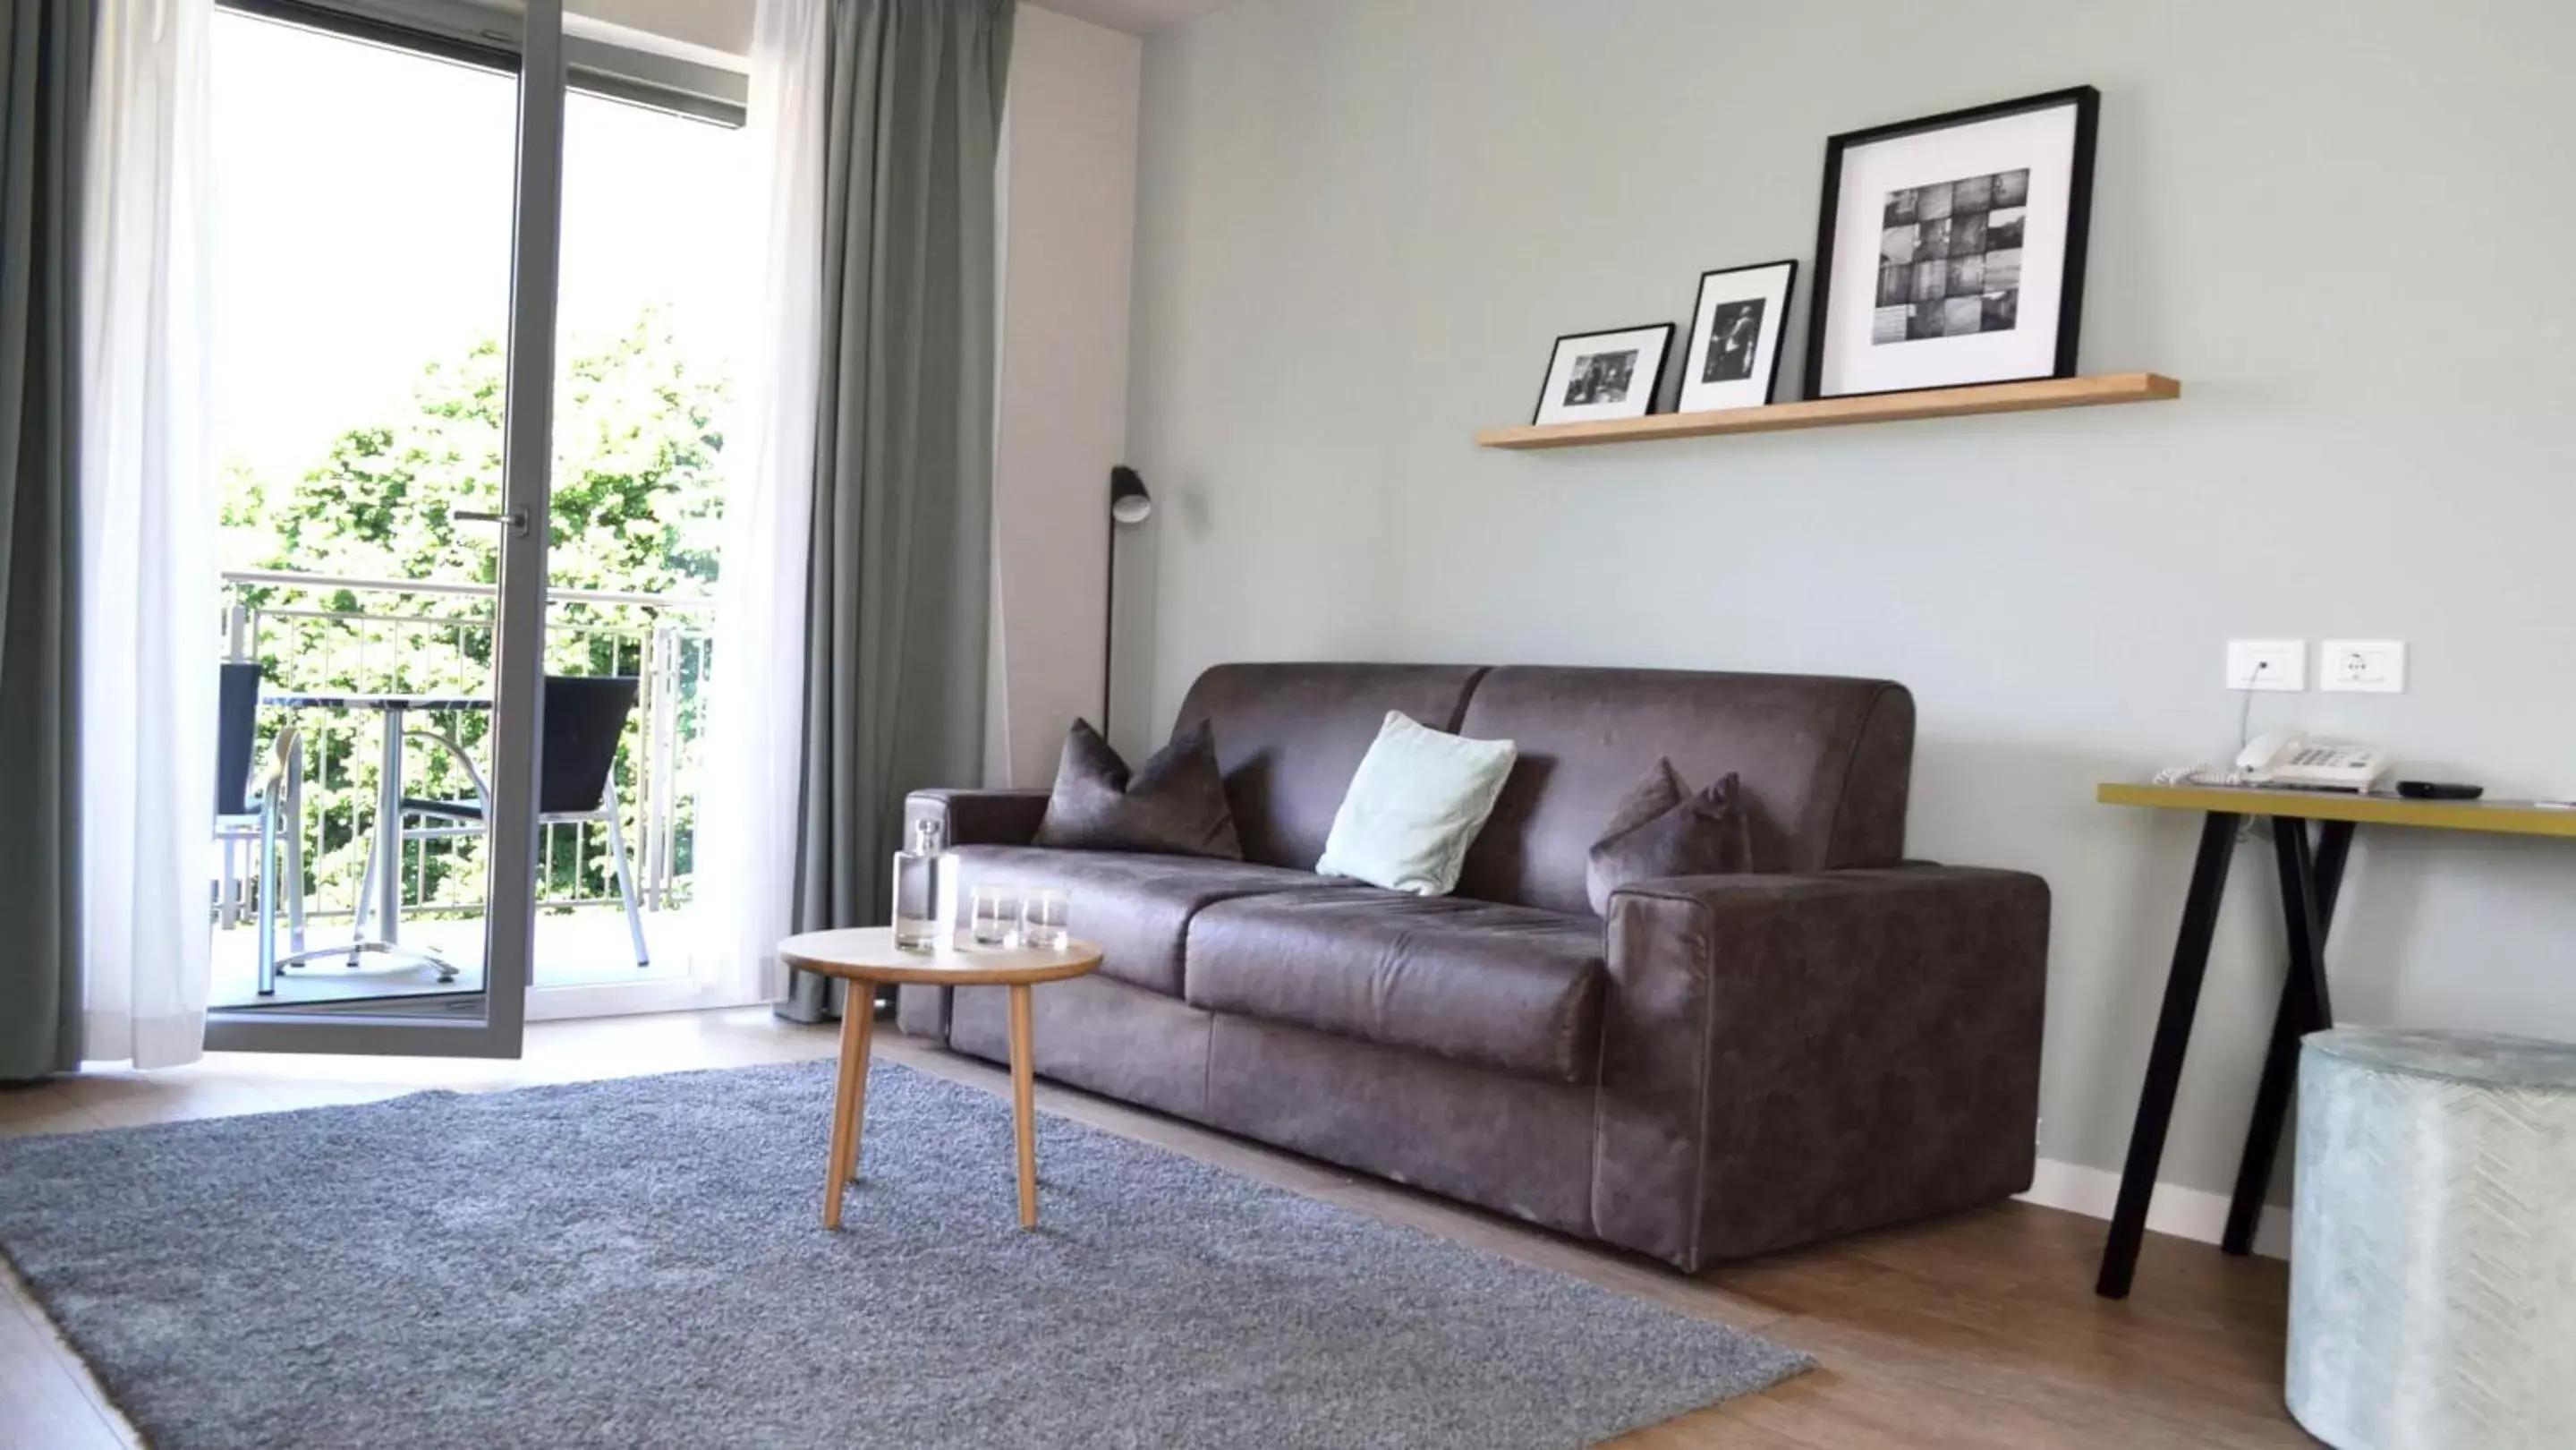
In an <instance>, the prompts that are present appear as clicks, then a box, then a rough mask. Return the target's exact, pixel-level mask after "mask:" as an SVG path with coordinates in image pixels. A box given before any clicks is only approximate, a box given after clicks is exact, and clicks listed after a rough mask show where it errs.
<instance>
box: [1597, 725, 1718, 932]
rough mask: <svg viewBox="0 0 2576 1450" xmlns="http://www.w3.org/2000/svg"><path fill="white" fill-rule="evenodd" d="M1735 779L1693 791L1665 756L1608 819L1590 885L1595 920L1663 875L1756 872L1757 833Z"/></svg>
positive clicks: (1657, 761)
mask: <svg viewBox="0 0 2576 1450" xmlns="http://www.w3.org/2000/svg"><path fill="white" fill-rule="evenodd" d="M1743 796H1744V787H1743V782H1742V781H1741V780H1739V779H1738V778H1737V777H1736V775H1735V773H1734V772H1732V771H1729V772H1728V773H1727V774H1725V775H1723V776H1720V777H1719V778H1718V779H1717V781H1716V782H1715V783H1714V784H1712V785H1710V786H1709V787H1708V789H1706V790H1703V791H1698V792H1693V791H1692V790H1691V789H1690V787H1689V786H1687V785H1684V784H1683V783H1682V778H1681V777H1680V776H1679V775H1678V774H1676V773H1674V770H1673V763H1672V762H1671V761H1669V760H1666V759H1664V758H1663V757H1661V756H1657V757H1656V758H1655V763H1654V765H1653V766H1652V767H1651V768H1650V769H1648V770H1647V772H1646V775H1645V778H1644V779H1643V780H1640V781H1638V782H1637V784H1636V785H1635V786H1634V787H1633V788H1631V789H1630V790H1629V792H1628V794H1627V795H1626V797H1624V798H1623V799H1622V800H1621V801H1620V802H1619V805H1618V808H1617V809H1616V810H1613V811H1612V812H1610V824H1608V825H1607V826H1604V827H1602V828H1601V839H1600V840H1598V841H1595V842H1593V843H1592V856H1591V865H1590V867H1589V869H1588V871H1587V872H1586V875H1585V881H1586V883H1587V884H1588V886H1589V889H1590V890H1591V893H1592V914H1593V915H1594V916H1604V917H1606V916H1608V915H1609V914H1610V893H1612V892H1614V891H1616V890H1618V889H1619V888H1620V887H1622V886H1625V885H1627V884H1628V883H1629V882H1631V881H1653V880H1657V879H1659V878H1661V877H1665V876H1732V875H1734V874H1736V873H1737V872H1740V871H1750V870H1752V869H1753V832H1752V827H1751V821H1750V819H1749V817H1748V816H1747V814H1746V812H1745V809H1744V800H1743Z"/></svg>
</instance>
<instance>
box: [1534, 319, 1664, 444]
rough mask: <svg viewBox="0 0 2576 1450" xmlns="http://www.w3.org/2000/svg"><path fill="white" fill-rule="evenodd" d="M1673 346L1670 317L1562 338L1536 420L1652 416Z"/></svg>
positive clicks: (1552, 359)
mask: <svg viewBox="0 0 2576 1450" xmlns="http://www.w3.org/2000/svg"><path fill="white" fill-rule="evenodd" d="M1672 346H1673V325H1672V324H1671V323H1669V322H1658V323H1655V324H1653V325H1651V326H1647V327H1623V328H1619V329H1617V330H1615V331H1611V332H1577V333H1571V334H1568V335H1567V336H1564V337H1560V338H1558V339H1557V340H1556V351H1555V353H1554V354H1553V355H1551V356H1550V357H1549V358H1548V360H1547V382H1546V383H1545V384H1544V385H1543V386H1541V387H1540V389H1539V394H1538V414H1537V416H1536V417H1534V418H1532V419H1531V420H1530V421H1531V422H1533V423H1599V422H1603V421H1606V420H1608V419H1612V418H1642V417H1644V416H1646V415H1647V414H1648V413H1651V412H1653V411H1654V410H1655V389H1656V387H1657V386H1659V385H1660V384H1661V383H1662V382H1663V380H1664V355H1665V354H1666V353H1668V352H1670V351H1672Z"/></svg>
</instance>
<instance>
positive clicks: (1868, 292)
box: [1807, 86, 2101, 398]
mask: <svg viewBox="0 0 2576 1450" xmlns="http://www.w3.org/2000/svg"><path fill="white" fill-rule="evenodd" d="M2100 106H2101V96H2100V94H2099V93H2098V92H2096V91H2095V90H2094V89H2093V88H2092V87H2091V86H2077V87H2075V88H2074V89H2072V90H2064V91H2052V92H2050V93H2049V94H2047V95H2044V96H2027V97H2024V98H2023V99H2021V100H2017V101H2003V102H1999V103H1997V104H1995V105H1991V106H1978V107H1976V108H1974V109H1972V110H1966V111H1953V112H1950V113H1948V114H1946V115H1940V116H1927V117H1925V118H1924V119H1922V120H1919V121H1905V122H1900V123H1898V124H1896V125H1893V126H1877V127H1873V128H1871V129H1869V130H1866V131H1849V132H1845V133H1844V134H1842V135H1840V136H1836V137H1833V138H1832V139H1831V140H1829V141H1827V142H1826V143H1825V186H1824V205H1823V212H1822V216H1821V218H1820V219H1819V221H1818V223H1817V228H1816V298H1815V305H1814V307H1813V309H1812V311H1811V314H1810V316H1809V318H1808V324H1807V396H1808V397H1810V398H1837V397H1848V396H1851V395H1853V394H1856V393H1889V392H1901V391H1905V390H1907V389H1913V388H1945V387H1958V386H1962V385H1965V384H1970V383H1996V382H2014V381H2020V380H2022V379H2027V378H2065V377H2073V376H2074V375H2075V340H2076V332H2077V327H2078V324H2079V322H2080V320H2081V315H2082V311H2083V304H2084V239H2085V229H2086V226H2087V224H2088V222H2089V220H2090V218H2091V214H2092V203H2093V133H2094V127H2095V122H2096V116H2097V113H2098V111H2099V109H2100Z"/></svg>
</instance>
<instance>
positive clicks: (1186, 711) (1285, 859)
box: [1172, 664, 1480, 871]
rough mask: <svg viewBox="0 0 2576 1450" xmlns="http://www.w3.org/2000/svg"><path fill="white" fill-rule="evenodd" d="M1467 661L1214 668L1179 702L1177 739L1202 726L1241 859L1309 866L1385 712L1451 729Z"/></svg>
mask: <svg viewBox="0 0 2576 1450" xmlns="http://www.w3.org/2000/svg"><path fill="white" fill-rule="evenodd" d="M1478 673H1480V672H1479V671H1478V670H1477V669H1475V668H1474V667H1473V666H1468V665H1350V664H1291V665H1218V666H1216V667H1215V668H1214V669H1211V670H1209V671H1208V672H1207V673H1205V674H1203V675H1200V676H1199V678H1198V682H1197V683H1196V684H1193V685H1191V686H1190V693H1189V695H1188V697H1187V698H1185V699H1183V700H1182V701H1181V709H1180V715H1179V718H1178V719H1176V720H1175V721H1174V722H1173V725H1172V729H1173V732H1174V733H1175V734H1177V733H1179V732H1180V731H1182V730H1186V729H1188V728H1189V727H1190V726H1191V725H1192V724H1194V723H1196V722H1198V721H1201V720H1204V721H1207V722H1208V723H1209V724H1210V725H1212V726H1214V727H1215V730H1216V762H1217V768H1218V769H1219V770H1221V771H1223V772H1224V773H1225V799H1226V805H1227V807H1228V809H1229V810H1230V811H1231V812H1232V813H1233V816H1234V828H1235V831H1236V833H1237V834H1238V835H1239V837H1240V838H1241V840H1242V842H1243V859H1245V860H1247V861H1259V862H1261V863H1262V864H1264V865H1267V866H1294V867H1296V868H1297V869H1298V870H1301V871H1304V870H1311V869H1312V868H1313V867H1314V864H1315V858H1316V857H1317V856H1319V855H1321V854H1323V850H1324V837H1325V835H1326V834H1327V833H1328V832H1330V831H1331V830H1332V827H1333V815H1334V813H1335V812H1337V811H1339V810H1340V809H1341V806H1342V797H1343V795H1344V794H1345V793H1347V792H1348V791H1349V790H1350V788H1351V773H1352V772H1353V771H1355V770H1357V769H1359V764H1360V757H1361V756H1363V755H1365V754H1367V753H1368V748H1369V744H1370V742H1372V741H1374V740H1376V739H1377V732H1378V728H1379V726H1380V725H1381V724H1383V723H1384V722H1385V720H1386V712H1387V711H1389V710H1401V711H1403V712H1404V713H1405V714H1406V715H1407V716H1409V717H1410V718H1412V719H1415V720H1419V721H1421V722H1422V723H1423V724H1425V725H1428V726H1430V727H1431V728H1432V729H1434V730H1447V731H1450V732H1452V733H1455V732H1456V731H1457V729H1458V712H1459V711H1460V710H1462V709H1464V708H1465V707H1466V704H1467V691H1468V688H1469V687H1470V686H1472V685H1474V684H1475V682H1476V676H1477V675H1478Z"/></svg>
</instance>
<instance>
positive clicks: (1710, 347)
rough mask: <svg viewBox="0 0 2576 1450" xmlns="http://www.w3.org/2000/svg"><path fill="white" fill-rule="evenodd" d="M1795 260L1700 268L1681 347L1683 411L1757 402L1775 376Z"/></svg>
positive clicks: (1763, 399) (1767, 396) (1767, 398)
mask: <svg viewBox="0 0 2576 1450" xmlns="http://www.w3.org/2000/svg"><path fill="white" fill-rule="evenodd" d="M1797 280H1798V264H1797V263H1795V262H1764V263H1762V264H1761V265H1760V266H1756V267H1731V268H1728V269H1727V270H1725V271H1722V272H1704V273H1702V274H1700V279H1699V304H1698V305H1697V306H1695V307H1693V308H1692V309H1691V330H1690V345H1689V346H1688V347H1686V348H1684V349H1683V350H1682V390H1681V399H1680V401H1679V402H1678V403H1676V404H1675V405H1674V407H1675V409H1676V411H1679V412H1684V413H1707V412H1714V411H1716V410H1718V409H1720V408H1759V407H1761V406H1762V405H1763V404H1765V403H1768V402H1770V401H1771V395H1772V393H1773V391H1774V390H1776V389H1777V387H1778V386H1779V382H1780V335H1781V329H1782V328H1784V327H1785V326H1787V324H1788V317H1789V289H1790V288H1791V286H1793V285H1794V284H1795V283H1796V282H1797Z"/></svg>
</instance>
